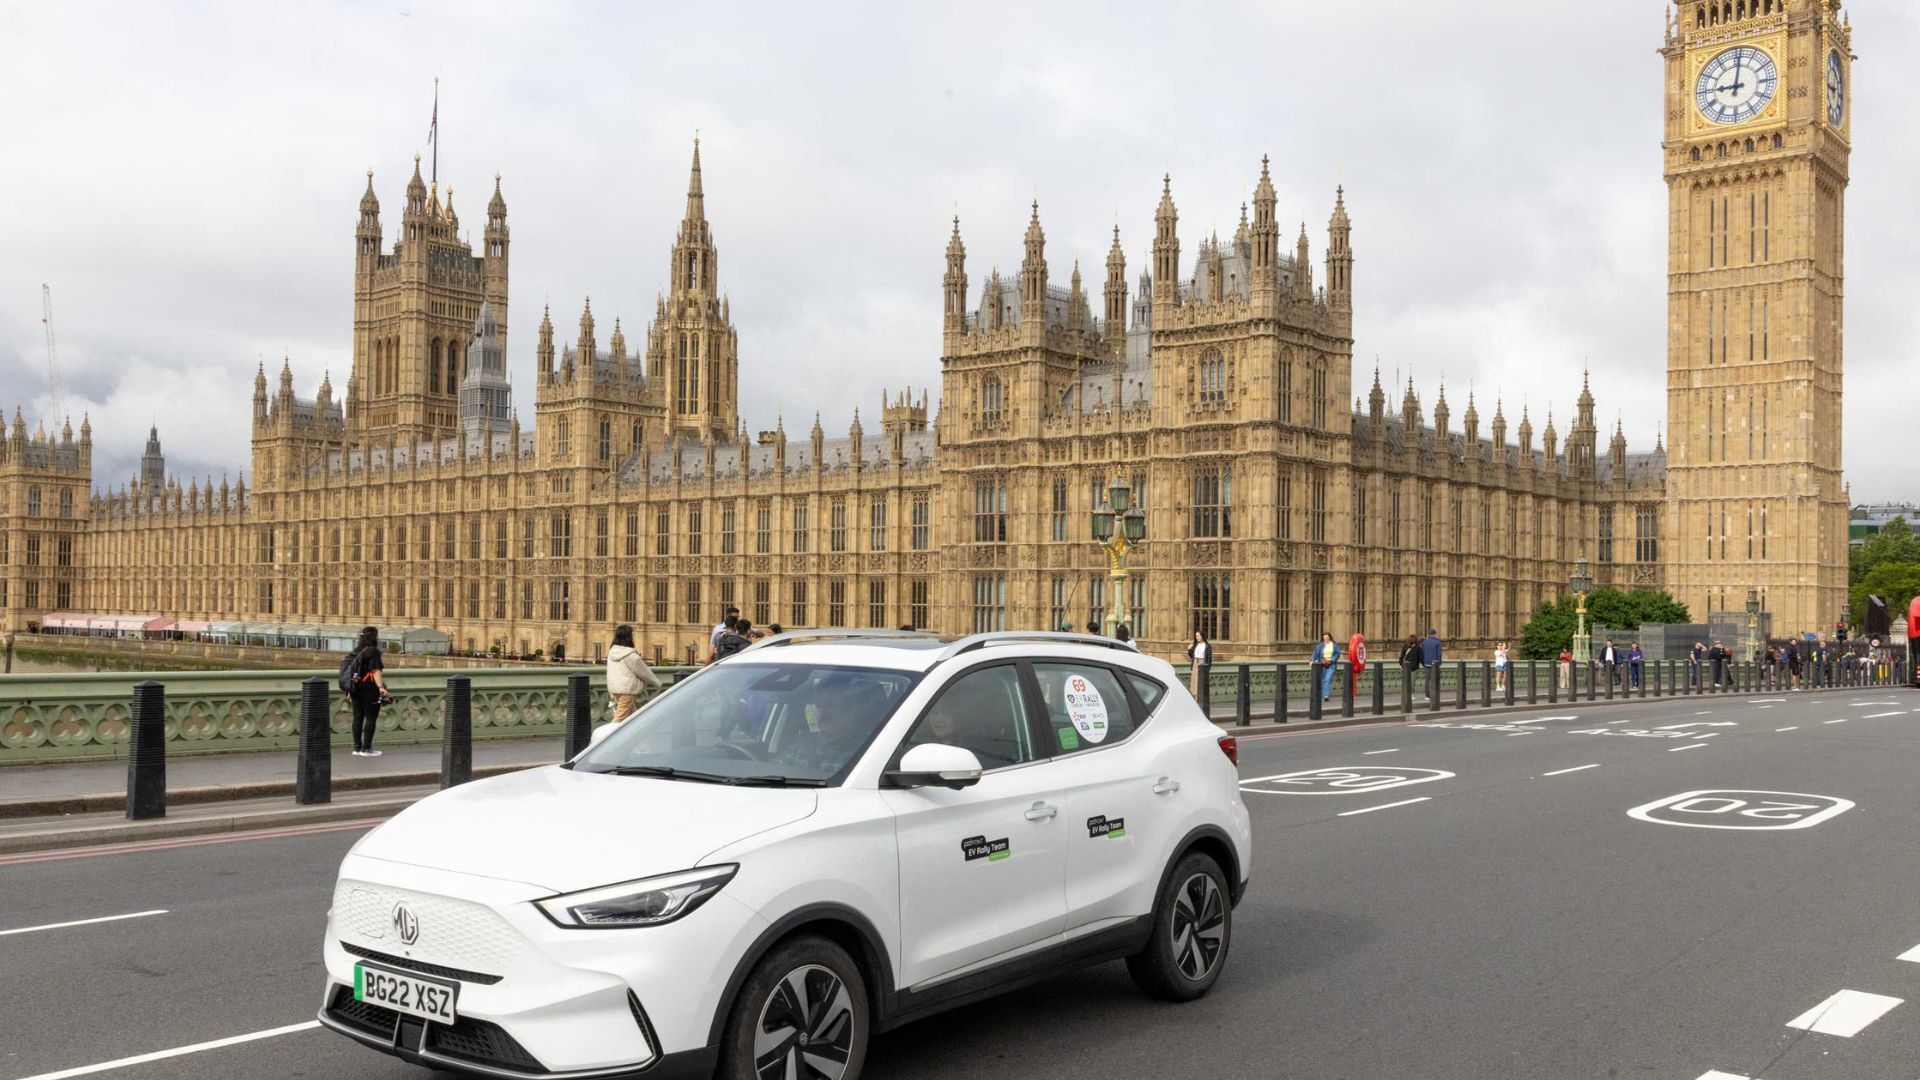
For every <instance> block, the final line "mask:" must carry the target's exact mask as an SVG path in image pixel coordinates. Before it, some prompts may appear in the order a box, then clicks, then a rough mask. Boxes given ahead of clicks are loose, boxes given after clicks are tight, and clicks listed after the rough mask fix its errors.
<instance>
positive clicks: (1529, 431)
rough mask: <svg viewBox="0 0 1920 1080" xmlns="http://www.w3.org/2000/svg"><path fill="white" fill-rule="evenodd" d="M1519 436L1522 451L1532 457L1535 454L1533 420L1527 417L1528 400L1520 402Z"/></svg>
mask: <svg viewBox="0 0 1920 1080" xmlns="http://www.w3.org/2000/svg"><path fill="white" fill-rule="evenodd" d="M1519 436H1520V452H1521V453H1523V454H1526V455H1527V456H1529V457H1531V456H1532V455H1533V421H1532V420H1531V419H1529V418H1528V417H1527V405H1526V402H1521V403H1520V428H1519Z"/></svg>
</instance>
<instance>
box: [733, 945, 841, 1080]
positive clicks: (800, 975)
mask: <svg viewBox="0 0 1920 1080" xmlns="http://www.w3.org/2000/svg"><path fill="white" fill-rule="evenodd" d="M855 1022H856V1017H855V1016H854V1014H853V996H852V995H851V994H849V993H848V992H847V987H846V984H845V983H843V982H841V981H840V976H838V975H836V974H834V973H833V972H832V971H831V970H830V969H828V968H825V967H822V966H820V965H819V964H807V965H805V966H803V967H798V968H795V969H794V970H792V971H790V972H788V973H787V975H786V977H785V978H783V979H781V980H780V982H779V983H778V984H776V985H775V986H774V988H773V992H772V993H770V994H768V995H767V1000H766V1002H765V1003H764V1004H762V1005H761V1006H760V1022H759V1024H758V1025H757V1026H756V1027H755V1028H754V1034H753V1068H754V1074H755V1075H756V1076H759V1077H760V1078H761V1080H838V1078H839V1077H840V1076H841V1075H843V1074H844V1073H845V1072H846V1068H847V1059H848V1056H849V1055H850V1054H851V1053H852V1051H853V1039H854V1024H855Z"/></svg>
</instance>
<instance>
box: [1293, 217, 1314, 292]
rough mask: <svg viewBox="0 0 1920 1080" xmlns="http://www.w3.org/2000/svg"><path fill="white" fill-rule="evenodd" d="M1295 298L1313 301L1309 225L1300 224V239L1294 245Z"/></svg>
mask: <svg viewBox="0 0 1920 1080" xmlns="http://www.w3.org/2000/svg"><path fill="white" fill-rule="evenodd" d="M1293 297H1294V299H1296V300H1311V299H1313V264H1312V263H1311V262H1309V261H1308V260H1307V223H1306V222H1304V221H1303V222H1301V223H1300V239H1298V240H1296V241H1294V245H1293Z"/></svg>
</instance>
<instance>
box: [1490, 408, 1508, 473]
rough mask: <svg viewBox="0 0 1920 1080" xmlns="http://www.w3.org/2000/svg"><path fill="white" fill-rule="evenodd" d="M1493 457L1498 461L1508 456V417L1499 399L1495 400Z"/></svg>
mask: <svg viewBox="0 0 1920 1080" xmlns="http://www.w3.org/2000/svg"><path fill="white" fill-rule="evenodd" d="M1493 456H1494V460H1496V461H1498V460H1503V459H1504V458H1505V457H1506V456H1507V416H1506V413H1505V411H1504V404H1503V403H1502V402H1501V400H1500V399H1499V398H1494V399H1493Z"/></svg>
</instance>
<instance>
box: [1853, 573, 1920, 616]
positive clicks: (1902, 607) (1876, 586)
mask: <svg viewBox="0 0 1920 1080" xmlns="http://www.w3.org/2000/svg"><path fill="white" fill-rule="evenodd" d="M1869 594H1871V595H1873V596H1878V597H1879V598H1880V599H1882V600H1885V601H1886V602H1887V614H1888V616H1889V617H1891V618H1895V619H1897V618H1900V617H1901V616H1904V615H1905V614H1906V613H1907V605H1909V604H1911V603H1912V602H1913V598H1914V597H1915V596H1920V561H1915V562H1883V563H1880V564H1879V565H1877V566H1875V567H1874V568H1873V569H1872V570H1871V571H1869V572H1868V573H1867V575H1866V576H1865V577H1864V578H1862V579H1861V580H1860V581H1859V582H1858V583H1856V584H1855V585H1854V586H1853V587H1852V588H1850V589H1848V590H1847V607H1848V609H1849V610H1850V611H1852V613H1853V619H1852V625H1853V626H1854V627H1855V628H1859V627H1863V626H1865V625H1866V621H1867V597H1868V595H1869ZM1908 632H1909V633H1912V630H1911V629H1910V630H1909V631H1908Z"/></svg>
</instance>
